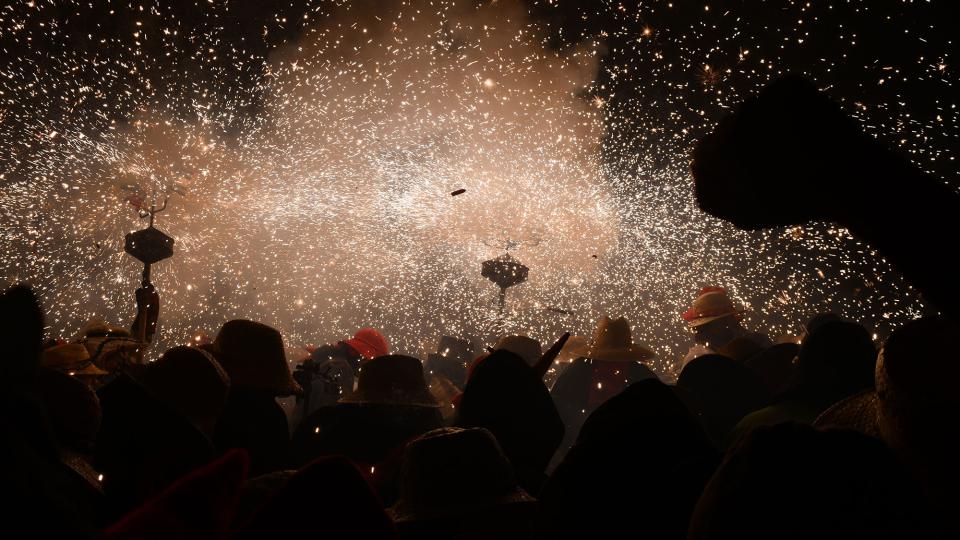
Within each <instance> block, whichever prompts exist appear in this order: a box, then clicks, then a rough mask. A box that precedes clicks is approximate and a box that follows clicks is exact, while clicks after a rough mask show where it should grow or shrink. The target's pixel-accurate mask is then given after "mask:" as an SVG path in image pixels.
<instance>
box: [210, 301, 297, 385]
mask: <svg viewBox="0 0 960 540" xmlns="http://www.w3.org/2000/svg"><path fill="white" fill-rule="evenodd" d="M208 350H210V351H211V352H212V353H213V355H214V356H215V357H216V359H217V361H218V362H220V365H222V366H223V368H224V369H225V370H226V372H227V374H228V375H229V376H230V384H231V385H232V387H233V388H236V389H241V390H251V391H257V392H264V393H267V394H271V395H276V396H287V395H290V394H298V393H300V385H299V384H297V382H296V381H294V380H293V376H292V375H291V374H290V365H289V364H287V357H286V352H285V351H284V348H283V338H282V337H281V336H280V332H278V331H277V330H276V329H275V328H273V327H271V326H267V325H265V324H263V323H259V322H256V321H248V320H243V319H237V320H233V321H228V322H227V323H225V324H224V325H223V327H222V328H221V329H220V332H219V333H218V334H217V338H216V339H215V340H214V342H213V344H212V346H211V347H210V348H209V349H208Z"/></svg>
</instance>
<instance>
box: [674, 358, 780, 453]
mask: <svg viewBox="0 0 960 540" xmlns="http://www.w3.org/2000/svg"><path fill="white" fill-rule="evenodd" d="M677 387H678V388H680V389H681V392H683V394H682V395H683V396H684V397H687V398H688V400H689V401H690V402H691V403H690V405H692V406H691V409H692V410H693V411H695V413H696V415H697V418H698V420H699V421H700V423H701V425H702V426H703V429H704V431H705V432H706V434H707V436H708V437H710V439H711V440H712V441H713V443H714V444H715V445H716V446H717V447H718V448H724V447H725V446H726V444H727V442H728V439H729V436H730V431H731V430H732V429H733V427H734V426H735V425H737V422H739V421H740V420H741V419H742V418H743V417H744V416H746V415H748V414H750V413H752V412H753V411H756V410H757V409H760V408H761V407H764V406H765V405H767V404H768V403H769V401H770V395H769V393H768V392H767V389H766V387H765V386H764V385H763V383H762V382H761V381H760V377H758V376H757V374H756V373H754V372H753V371H751V370H750V368H748V367H746V366H744V365H743V364H741V363H739V362H736V361H734V360H732V359H730V358H727V357H725V356H721V355H719V354H708V355H704V356H701V357H699V358H696V359H694V360H693V361H691V362H689V363H688V364H687V365H686V366H684V368H683V370H682V371H681V372H680V376H679V377H678V378H677Z"/></svg>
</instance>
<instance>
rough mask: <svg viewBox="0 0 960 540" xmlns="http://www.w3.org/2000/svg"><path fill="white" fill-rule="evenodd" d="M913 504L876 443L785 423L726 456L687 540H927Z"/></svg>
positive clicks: (923, 515)
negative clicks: (778, 539) (817, 539)
mask: <svg viewBox="0 0 960 540" xmlns="http://www.w3.org/2000/svg"><path fill="white" fill-rule="evenodd" d="M920 500H921V497H919V491H918V489H917V487H916V486H915V485H913V484H912V483H911V482H910V481H909V480H908V478H907V475H906V474H905V471H904V470H903V468H902V467H901V466H900V464H898V463H897V461H896V459H895V458H894V456H893V454H892V453H891V452H890V450H889V449H888V448H887V447H886V446H885V445H884V444H883V443H882V442H880V441H878V440H876V439H873V438H871V437H867V436H865V435H861V434H859V433H856V432H853V431H843V430H833V431H826V432H820V431H817V430H815V429H813V428H811V427H809V426H804V425H802V424H792V423H786V424H780V425H777V426H772V427H764V428H760V429H757V430H755V431H753V432H752V433H750V434H748V435H747V436H746V437H745V438H744V439H743V440H741V441H740V442H739V444H737V445H736V446H735V447H734V448H733V449H731V451H730V452H728V454H727V456H726V458H725V460H724V462H723V464H722V465H721V466H720V468H719V469H718V470H717V472H716V474H714V475H713V477H712V478H711V479H710V482H709V483H708V484H707V486H706V488H704V490H703V495H702V496H701V497H700V500H699V501H698V503H697V506H696V509H695V511H694V514H693V517H692V518H691V521H690V530H689V534H688V538H689V540H714V539H716V540H721V539H722V540H726V539H728V538H739V539H743V540H751V539H768V538H782V539H797V540H800V539H809V538H821V539H836V540H841V539H844V540H845V539H849V538H864V539H866V538H875V539H880V538H887V539H904V540H906V539H923V538H932V537H933V536H932V535H931V533H930V532H929V530H928V526H929V515H928V513H927V510H926V509H925V508H924V507H923V505H922V504H919V501H920Z"/></svg>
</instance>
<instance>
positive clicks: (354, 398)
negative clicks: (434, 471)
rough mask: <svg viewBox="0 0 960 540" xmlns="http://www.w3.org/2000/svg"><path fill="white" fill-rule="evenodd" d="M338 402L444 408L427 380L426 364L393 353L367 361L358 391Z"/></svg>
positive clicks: (361, 371) (360, 375) (362, 368)
mask: <svg viewBox="0 0 960 540" xmlns="http://www.w3.org/2000/svg"><path fill="white" fill-rule="evenodd" d="M338 403H353V404H356V405H395V406H406V407H430V408H437V407H440V403H438V402H437V400H436V398H434V397H433V394H431V393H430V389H429V388H428V387H427V383H426V381H425V380H424V378H423V364H421V363H420V360H417V359H416V358H413V357H412V356H405V355H402V354H391V355H387V356H378V357H377V358H374V359H373V360H369V361H367V362H364V363H363V365H362V366H361V367H360V374H359V376H358V377H357V389H356V390H355V391H354V392H351V393H350V394H347V395H346V396H344V397H342V398H340V400H339V401H338Z"/></svg>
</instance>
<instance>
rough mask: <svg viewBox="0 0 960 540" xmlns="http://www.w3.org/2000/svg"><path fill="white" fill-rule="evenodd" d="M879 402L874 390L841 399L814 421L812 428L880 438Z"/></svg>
mask: <svg viewBox="0 0 960 540" xmlns="http://www.w3.org/2000/svg"><path fill="white" fill-rule="evenodd" d="M879 412H880V400H879V398H878V397H877V392H876V391H875V390H864V391H862V392H860V393H858V394H854V395H852V396H850V397H847V398H845V399H842V400H840V401H838V402H836V403H834V404H833V405H831V406H830V408H829V409H827V410H826V411H824V412H823V413H821V414H820V416H818V417H817V419H816V420H814V422H813V425H814V427H818V428H825V427H841V428H847V429H852V430H854V431H859V432H860V433H863V434H865V435H870V436H873V437H880V424H879V420H878V419H879Z"/></svg>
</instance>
